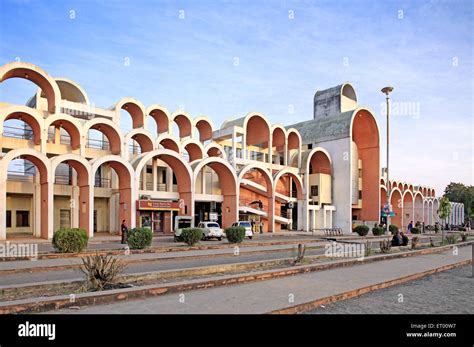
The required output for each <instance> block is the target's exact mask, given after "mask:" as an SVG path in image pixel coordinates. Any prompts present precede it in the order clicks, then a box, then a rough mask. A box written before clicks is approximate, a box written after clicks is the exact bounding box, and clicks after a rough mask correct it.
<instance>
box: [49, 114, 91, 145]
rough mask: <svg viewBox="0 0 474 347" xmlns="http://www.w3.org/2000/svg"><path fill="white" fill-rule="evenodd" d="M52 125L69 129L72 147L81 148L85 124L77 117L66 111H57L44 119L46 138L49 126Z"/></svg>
mask: <svg viewBox="0 0 474 347" xmlns="http://www.w3.org/2000/svg"><path fill="white" fill-rule="evenodd" d="M52 125H56V126H59V127H60V128H63V129H64V130H66V131H67V133H68V134H69V137H70V138H71V147H72V149H77V148H80V147H81V145H82V143H81V142H82V140H83V139H84V129H83V125H82V124H81V122H79V120H78V119H77V118H75V117H72V116H70V115H68V114H65V113H55V114H53V115H51V116H49V117H47V118H45V120H44V127H43V134H42V136H43V137H44V138H46V139H47V138H48V131H49V127H50V126H52Z"/></svg>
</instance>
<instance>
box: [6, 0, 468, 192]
mask: <svg viewBox="0 0 474 347" xmlns="http://www.w3.org/2000/svg"><path fill="white" fill-rule="evenodd" d="M473 4H474V3H473V2H472V1H468V0H466V1H460V0H452V1H421V0H415V1H399V0H395V1H391V0H388V1H375V0H372V1H369V0H364V1H363V0H353V1H337V2H336V1H319V0H317V1H289V0H286V1H278V0H271V1H270V0H269V1H263V0H253V1H218V0H213V1H210V0H200V1H190V0H189V1H152V0H137V1H131V0H129V1H118V0H109V1H102V2H97V1H91V0H82V1H55V0H50V1H46V0H43V1H34V0H30V1H29V0H17V1H10V0H0V65H3V64H4V63H8V62H11V61H15V60H20V61H25V62H30V63H33V64H36V65H38V66H40V67H41V68H43V69H45V70H46V71H48V73H49V74H51V75H52V76H54V77H66V78H69V79H72V80H73V81H75V82H77V83H78V84H79V85H81V86H82V87H83V88H84V89H85V90H86V92H87V94H88V96H89V99H90V100H91V102H92V103H93V104H95V105H96V106H99V107H103V108H108V107H110V106H112V105H113V104H115V103H116V102H117V101H118V100H120V99H121V98H123V97H125V96H131V97H135V98H136V99H138V100H140V101H141V102H142V103H143V104H144V105H145V106H149V105H151V104H154V103H158V104H161V105H163V106H165V107H166V108H167V109H168V110H169V111H171V112H173V111H176V110H178V109H184V110H185V111H186V112H188V113H189V114H190V115H191V116H192V117H193V118H194V117H197V116H200V115H206V116H208V117H210V118H211V119H212V120H213V122H214V124H215V126H216V127H220V125H221V124H222V123H223V122H224V121H225V120H226V119H233V118H238V117H242V116H244V115H246V114H247V113H248V112H251V111H258V112H261V113H263V114H264V115H266V116H267V117H268V119H269V120H270V121H271V122H272V123H280V124H283V125H289V124H293V123H297V122H300V121H304V120H308V119H311V118H312V117H313V97H314V93H315V92H316V90H321V89H326V88H329V87H332V86H335V85H338V84H341V83H343V82H346V81H349V82H350V83H351V84H352V85H353V86H354V88H355V90H356V93H357V97H358V101H359V104H360V105H362V106H366V107H369V108H370V109H371V110H372V111H373V113H374V114H375V116H376V118H377V122H378V126H379V130H380V135H381V138H380V140H381V163H382V165H384V163H385V148H386V147H385V143H386V138H385V132H386V120H385V117H386V115H385V104H384V102H385V99H384V95H383V94H382V93H381V92H380V89H381V88H382V87H384V86H386V85H392V86H393V87H394V91H393V93H392V94H391V98H392V116H391V121H390V176H391V177H393V178H394V179H397V180H403V181H406V182H411V183H413V184H415V185H416V184H422V185H428V186H432V187H434V188H435V189H436V193H437V194H438V195H439V194H442V192H443V191H444V188H445V186H446V185H447V184H448V183H449V182H451V181H454V182H462V183H464V184H469V185H472V184H473V171H474V160H473V147H474V146H473V145H474V139H473V135H472V134H473V132H474V131H473V130H474V123H473V111H474V107H473V47H474V42H473V40H474V39H473V37H474V35H473V23H474V22H473V12H474V5H473ZM35 90H36V87H35V86H34V85H32V84H31V83H29V82H28V81H25V80H21V79H11V80H8V81H6V82H4V83H2V84H0V101H4V102H12V103H18V104H24V103H25V102H26V100H27V99H28V98H29V97H30V96H31V95H33V94H34V92H35ZM124 126H125V127H127V126H128V125H127V124H124Z"/></svg>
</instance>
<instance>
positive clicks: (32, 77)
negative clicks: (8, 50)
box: [0, 62, 61, 113]
mask: <svg viewBox="0 0 474 347" xmlns="http://www.w3.org/2000/svg"><path fill="white" fill-rule="evenodd" d="M10 78H23V79H26V80H29V81H31V82H33V83H34V84H36V85H37V86H38V87H39V88H41V90H42V92H43V93H44V94H45V96H46V99H47V100H48V111H49V112H50V113H56V111H59V107H60V102H61V91H60V90H59V86H58V84H57V83H56V81H55V80H54V78H53V77H51V76H50V75H49V74H48V73H47V72H46V71H45V70H43V69H42V68H40V67H39V66H36V65H34V64H30V63H25V62H13V63H7V64H5V65H2V66H0V83H1V82H3V81H6V80H7V79H10Z"/></svg>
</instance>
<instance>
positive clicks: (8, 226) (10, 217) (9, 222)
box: [7, 211, 12, 228]
mask: <svg viewBox="0 0 474 347" xmlns="http://www.w3.org/2000/svg"><path fill="white" fill-rule="evenodd" d="M11 227H12V211H7V228H11Z"/></svg>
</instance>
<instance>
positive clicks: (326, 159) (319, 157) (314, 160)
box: [306, 147, 332, 175]
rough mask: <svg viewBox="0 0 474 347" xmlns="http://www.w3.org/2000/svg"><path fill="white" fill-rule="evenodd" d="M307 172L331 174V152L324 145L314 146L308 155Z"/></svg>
mask: <svg viewBox="0 0 474 347" xmlns="http://www.w3.org/2000/svg"><path fill="white" fill-rule="evenodd" d="M306 172H307V173H308V174H312V173H322V174H326V175H331V172H332V161H331V157H330V155H329V153H328V152H327V151H326V150H325V149H324V148H322V147H316V148H313V149H312V150H311V151H310V152H309V154H308V157H307V162H306Z"/></svg>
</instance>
